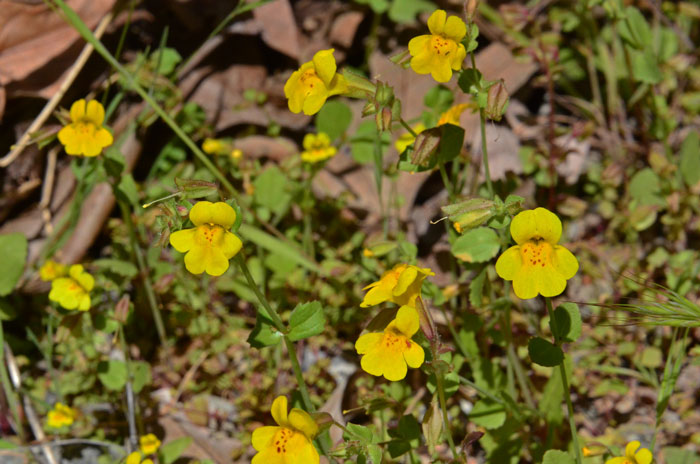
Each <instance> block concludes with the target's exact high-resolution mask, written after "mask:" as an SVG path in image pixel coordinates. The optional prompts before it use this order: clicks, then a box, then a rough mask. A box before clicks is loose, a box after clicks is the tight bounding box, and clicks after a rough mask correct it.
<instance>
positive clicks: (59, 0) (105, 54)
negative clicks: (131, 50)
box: [44, 0, 236, 195]
mask: <svg viewBox="0 0 700 464" xmlns="http://www.w3.org/2000/svg"><path fill="white" fill-rule="evenodd" d="M44 1H45V2H46V3H48V4H49V5H50V6H51V1H50V0H44ZM53 2H54V3H55V4H56V5H58V7H59V8H60V9H61V11H63V14H64V15H65V19H66V21H67V22H68V23H69V24H70V25H71V26H73V28H74V29H75V30H76V31H78V33H79V34H80V35H81V36H82V37H83V39H85V41H86V42H88V43H90V44H91V45H92V46H93V47H95V51H96V52H97V53H99V54H100V55H101V56H102V58H104V59H105V61H107V63H109V65H110V66H112V67H113V68H114V69H116V70H117V72H118V73H119V74H120V75H121V77H122V78H123V79H124V80H125V82H126V87H128V88H130V89H133V90H134V91H135V92H136V93H137V94H138V95H139V96H140V97H141V98H142V99H143V100H144V101H145V102H146V103H148V105H149V106H150V107H151V108H152V109H153V111H154V112H155V113H156V114H157V115H158V116H159V117H160V118H161V119H162V120H163V122H165V123H166V124H167V125H168V126H169V127H170V128H171V129H172V131H173V132H175V134H176V135H177V136H178V137H179V138H180V140H182V142H183V143H184V144H185V145H187V147H188V148H189V149H190V150H192V153H194V155H195V156H196V157H197V158H198V159H199V161H200V162H201V163H202V164H203V165H204V167H205V168H207V170H209V171H210V172H211V173H212V175H213V176H214V177H215V178H216V179H217V180H218V181H219V182H221V185H223V186H224V188H225V189H226V190H227V191H228V192H229V194H231V195H235V194H236V190H235V189H234V187H233V185H232V184H231V182H229V181H228V179H226V177H225V176H224V175H223V174H222V173H221V171H219V170H218V169H217V168H216V166H214V164H213V163H212V162H211V161H210V160H209V159H208V158H207V155H205V154H204V152H203V151H202V150H201V149H200V148H199V147H198V146H197V144H195V143H194V141H193V140H192V139H191V138H190V137H189V136H188V135H187V134H186V133H185V131H184V130H182V129H181V128H180V126H178V124H177V123H176V122H175V120H174V119H173V118H171V117H170V115H168V113H167V112H166V111H165V110H164V109H163V108H162V107H161V106H160V105H159V104H158V102H156V101H155V99H154V98H152V97H151V96H150V95H148V92H146V90H144V89H143V87H141V85H139V83H138V82H136V80H135V79H134V77H133V76H132V75H131V74H130V73H129V72H128V71H127V70H126V68H124V66H122V65H121V64H120V63H119V62H118V61H117V60H116V59H115V58H114V57H113V56H112V54H111V53H110V52H109V50H107V48H105V46H104V45H103V44H102V42H100V41H99V40H97V38H96V37H95V36H94V34H93V33H92V31H91V30H90V29H89V28H88V27H87V26H86V25H85V23H84V22H83V20H82V19H80V17H79V16H78V15H77V14H76V13H75V11H73V9H72V8H71V7H69V6H68V5H66V3H65V2H64V1H63V0H53Z"/></svg>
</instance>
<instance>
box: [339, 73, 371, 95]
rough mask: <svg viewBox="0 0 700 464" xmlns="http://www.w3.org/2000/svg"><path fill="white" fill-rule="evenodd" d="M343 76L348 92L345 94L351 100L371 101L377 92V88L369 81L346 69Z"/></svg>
mask: <svg viewBox="0 0 700 464" xmlns="http://www.w3.org/2000/svg"><path fill="white" fill-rule="evenodd" d="M342 76H343V77H344V78H345V83H346V84H347V91H346V92H343V95H346V96H348V97H351V98H360V99H369V98H372V96H373V95H374V94H375V93H376V92H377V87H376V86H375V85H374V84H373V83H372V81H370V80H369V79H367V78H365V77H363V76H360V75H359V74H355V73H353V72H350V71H348V70H347V69H344V70H343V71H342Z"/></svg>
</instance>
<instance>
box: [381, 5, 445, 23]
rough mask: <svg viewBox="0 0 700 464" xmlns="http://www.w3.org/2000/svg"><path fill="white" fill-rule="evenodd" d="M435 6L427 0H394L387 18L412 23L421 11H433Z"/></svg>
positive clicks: (397, 21)
mask: <svg viewBox="0 0 700 464" xmlns="http://www.w3.org/2000/svg"><path fill="white" fill-rule="evenodd" d="M436 8H437V7H436V6H435V4H434V3H433V2H431V1H428V0H394V1H393V2H392V3H391V8H389V19H391V20H392V21H394V22H396V23H404V24H405V23H412V22H413V21H415V19H416V15H417V14H418V13H421V12H423V11H433V10H435V9H436Z"/></svg>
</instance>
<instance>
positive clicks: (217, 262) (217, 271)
mask: <svg viewBox="0 0 700 464" xmlns="http://www.w3.org/2000/svg"><path fill="white" fill-rule="evenodd" d="M231 235H233V234H231ZM190 253H191V252H190ZM228 266H229V262H228V259H227V258H226V256H224V253H223V252H222V251H221V249H220V248H212V249H211V250H209V253H207V257H206V265H205V268H204V270H205V271H206V273H207V274H209V275H210V276H214V277H218V276H220V275H221V274H223V273H224V272H226V270H227V269H228Z"/></svg>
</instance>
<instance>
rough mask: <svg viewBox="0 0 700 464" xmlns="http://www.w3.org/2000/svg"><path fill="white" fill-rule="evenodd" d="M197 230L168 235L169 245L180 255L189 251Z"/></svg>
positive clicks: (179, 231) (183, 230) (186, 230)
mask: <svg viewBox="0 0 700 464" xmlns="http://www.w3.org/2000/svg"><path fill="white" fill-rule="evenodd" d="M196 236H197V229H182V230H178V231H177V232H173V233H172V234H170V244H171V245H172V246H173V248H175V249H176V250H177V251H179V252H180V253H185V252H186V251H189V250H190V249H191V248H192V247H193V246H194V244H195V242H194V239H195V237H196Z"/></svg>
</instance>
